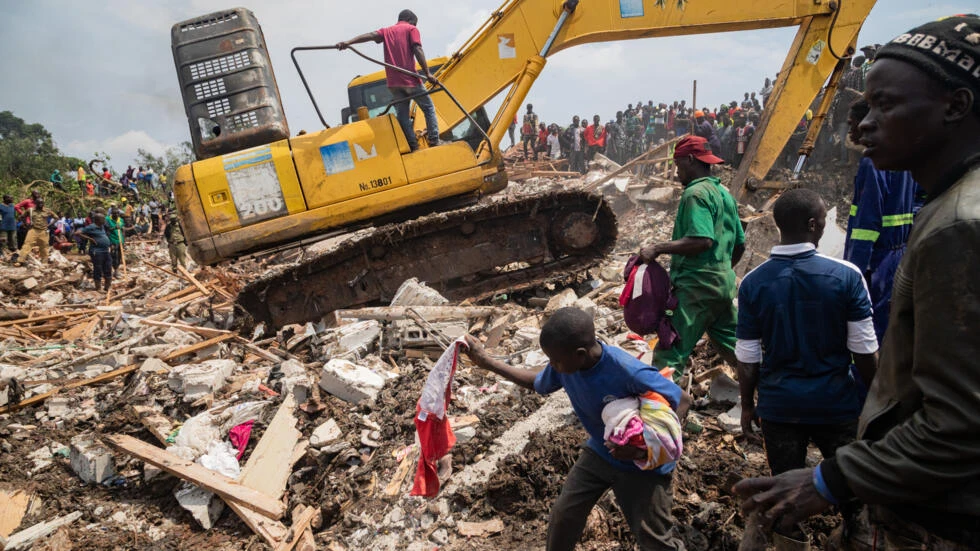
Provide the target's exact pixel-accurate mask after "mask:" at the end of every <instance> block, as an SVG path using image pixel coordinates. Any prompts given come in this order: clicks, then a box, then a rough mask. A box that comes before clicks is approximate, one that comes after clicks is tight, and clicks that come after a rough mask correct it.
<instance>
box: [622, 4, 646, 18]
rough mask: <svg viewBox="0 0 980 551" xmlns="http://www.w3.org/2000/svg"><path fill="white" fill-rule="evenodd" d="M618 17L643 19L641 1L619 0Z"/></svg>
mask: <svg viewBox="0 0 980 551" xmlns="http://www.w3.org/2000/svg"><path fill="white" fill-rule="evenodd" d="M619 17H621V18H623V19H626V18H629V17H643V0H619Z"/></svg>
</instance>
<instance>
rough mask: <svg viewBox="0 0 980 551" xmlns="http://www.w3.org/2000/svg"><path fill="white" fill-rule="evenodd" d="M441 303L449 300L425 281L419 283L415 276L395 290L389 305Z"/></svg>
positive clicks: (439, 304)
mask: <svg viewBox="0 0 980 551" xmlns="http://www.w3.org/2000/svg"><path fill="white" fill-rule="evenodd" d="M443 304H449V300H447V299H446V297H444V296H442V295H440V294H439V292H438V291H436V290H435V289H433V288H431V287H429V286H427V285H426V284H425V283H420V282H419V280H418V278H416V277H413V278H411V279H407V280H405V282H404V283H402V284H401V286H400V287H399V288H398V290H397V291H395V297H394V298H392V299H391V306H442V305H443Z"/></svg>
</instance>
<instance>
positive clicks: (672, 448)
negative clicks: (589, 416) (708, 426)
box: [602, 392, 684, 471]
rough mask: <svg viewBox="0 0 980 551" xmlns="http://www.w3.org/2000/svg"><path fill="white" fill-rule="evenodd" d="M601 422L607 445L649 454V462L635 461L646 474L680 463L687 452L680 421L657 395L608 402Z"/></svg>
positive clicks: (647, 457)
mask: <svg viewBox="0 0 980 551" xmlns="http://www.w3.org/2000/svg"><path fill="white" fill-rule="evenodd" d="M602 421H603V423H605V425H606V430H605V434H604V437H605V440H606V441H607V442H611V443H613V444H615V445H617V446H634V447H636V448H640V449H642V450H646V452H647V454H646V459H644V460H635V461H634V463H635V464H636V466H637V467H639V468H640V469H643V470H645V471H647V470H652V469H656V468H657V467H659V466H661V465H664V464H666V463H671V462H674V461H677V460H678V459H679V458H680V456H681V453H683V452H684V444H683V439H682V434H681V422H680V419H679V418H678V417H677V414H676V413H674V410H672V409H671V408H670V404H669V403H668V402H667V400H666V399H665V398H664V397H663V396H661V395H659V394H657V393H656V392H647V393H646V394H644V395H642V396H637V397H628V398H621V399H619V400H614V401H612V402H609V403H608V404H606V406H605V407H604V408H602Z"/></svg>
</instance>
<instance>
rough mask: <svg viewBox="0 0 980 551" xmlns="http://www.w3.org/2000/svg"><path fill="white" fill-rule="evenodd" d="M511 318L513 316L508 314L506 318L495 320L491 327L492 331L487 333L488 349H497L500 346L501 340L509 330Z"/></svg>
mask: <svg viewBox="0 0 980 551" xmlns="http://www.w3.org/2000/svg"><path fill="white" fill-rule="evenodd" d="M511 317H512V314H511V313H509V312H508V313H507V315H506V316H504V317H502V318H500V319H499V320H495V321H494V323H493V325H491V326H490V329H489V330H488V331H487V342H486V347H487V349H491V348H496V346H497V345H498V344H500V339H501V338H503V336H504V331H505V330H506V329H507V326H508V324H510V318H511Z"/></svg>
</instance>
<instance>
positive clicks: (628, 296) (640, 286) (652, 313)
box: [619, 255, 677, 350]
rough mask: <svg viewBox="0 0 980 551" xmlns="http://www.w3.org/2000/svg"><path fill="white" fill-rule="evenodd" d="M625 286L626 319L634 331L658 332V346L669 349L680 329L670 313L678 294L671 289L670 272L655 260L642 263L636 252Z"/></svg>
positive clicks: (629, 263) (622, 301) (621, 301)
mask: <svg viewBox="0 0 980 551" xmlns="http://www.w3.org/2000/svg"><path fill="white" fill-rule="evenodd" d="M623 278H624V279H625V280H626V286H625V287H624V288H623V293H622V294H621V295H620V297H619V304H620V306H622V307H623V318H624V320H625V321H626V326H627V327H629V328H630V330H631V331H633V332H635V333H638V334H640V335H649V334H652V333H656V334H657V338H658V343H659V344H658V347H659V348H662V349H665V350H667V349H670V347H672V346H673V345H674V342H675V341H676V340H677V331H675V330H674V326H673V325H671V323H670V313H671V311H672V310H674V309H675V308H677V297H675V296H674V294H673V292H671V289H670V275H669V274H668V273H667V270H664V269H663V267H662V266H661V265H660V264H658V263H656V262H654V263H653V264H643V263H641V262H640V257H639V256H637V255H633V256H631V257H630V259H629V261H627V262H626V268H625V269H624V270H623Z"/></svg>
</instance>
